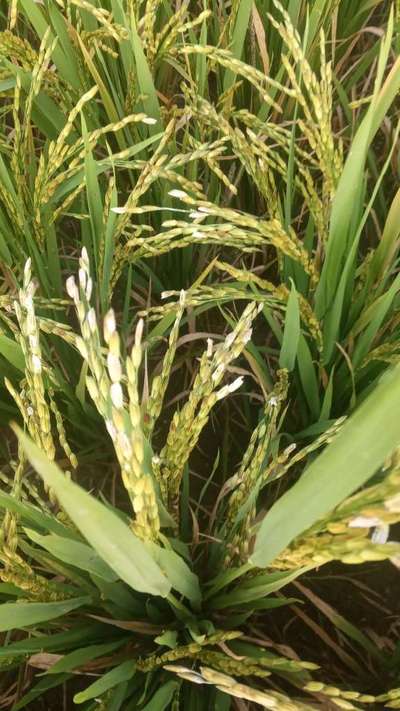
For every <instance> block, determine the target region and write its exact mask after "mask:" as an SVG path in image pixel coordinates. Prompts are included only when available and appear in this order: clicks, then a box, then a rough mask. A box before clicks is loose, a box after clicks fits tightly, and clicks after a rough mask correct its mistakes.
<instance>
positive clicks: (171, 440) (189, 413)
mask: <svg viewBox="0 0 400 711" xmlns="http://www.w3.org/2000/svg"><path fill="white" fill-rule="evenodd" d="M259 310H260V309H259V306H257V305H256V304H255V303H251V304H249V305H248V306H247V307H246V309H245V310H244V312H243V314H242V316H241V318H240V319H239V321H238V323H237V325H236V327H235V329H234V330H233V331H232V333H230V334H229V335H228V336H227V337H226V338H225V341H224V342H223V343H222V344H220V345H218V346H216V348H215V351H214V353H211V354H209V351H208V350H207V351H205V352H204V353H203V355H202V357H201V359H200V367H199V371H198V373H197V375H196V377H195V380H194V382H193V386H192V389H191V391H190V395H189V398H188V400H187V402H186V403H185V405H184V406H183V408H182V410H181V411H180V412H175V414H174V417H173V419H172V423H171V426H170V429H169V432H168V435H167V441H166V444H165V446H164V447H163V449H162V451H161V454H160V459H161V473H162V485H161V488H162V493H163V496H164V497H165V499H166V503H167V505H168V507H169V509H170V510H171V511H173V512H174V513H175V514H176V513H177V511H176V500H177V497H178V495H179V489H180V483H181V479H182V475H183V471H184V467H185V464H186V462H187V461H188V458H189V455H190V453H191V452H192V451H193V449H194V447H195V446H196V444H197V442H198V439H199V437H200V434H201V431H202V430H203V428H204V426H205V425H206V424H207V422H208V418H209V415H210V412H211V409H212V408H213V407H214V405H215V404H216V402H217V401H218V400H219V399H221V398H222V397H225V396H226V395H227V394H228V393H229V392H232V391H233V389H236V387H238V386H239V385H240V384H241V379H239V380H237V381H235V382H234V383H232V385H230V386H225V387H224V388H221V390H219V391H218V390H217V388H218V386H219V384H220V383H221V380H222V378H223V376H224V374H225V372H226V369H227V367H228V365H229V364H230V363H231V362H232V360H234V359H235V358H237V357H238V356H239V355H240V353H241V352H242V351H243V349H244V348H245V346H246V344H247V342H248V340H249V338H250V337H251V326H252V322H253V320H254V318H255V317H256V315H257V313H258V312H259Z"/></svg>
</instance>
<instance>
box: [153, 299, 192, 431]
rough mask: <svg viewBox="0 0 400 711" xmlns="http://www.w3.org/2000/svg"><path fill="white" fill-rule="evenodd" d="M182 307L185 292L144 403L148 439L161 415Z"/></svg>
mask: <svg viewBox="0 0 400 711" xmlns="http://www.w3.org/2000/svg"><path fill="white" fill-rule="evenodd" d="M184 307H185V292H184V291H182V292H181V295H180V300H179V311H178V313H177V316H176V319H175V323H174V325H173V327H172V330H171V333H170V336H169V342H168V349H167V352H166V354H165V356H164V360H163V363H162V368H161V373H160V375H156V376H155V377H154V378H153V381H152V384H151V392H150V396H149V399H148V401H147V403H146V410H145V415H144V431H145V433H146V435H147V437H149V438H150V437H151V435H152V432H153V429H154V425H155V423H156V421H157V419H158V418H159V416H160V414H161V410H162V406H163V402H164V397H165V393H166V390H167V387H168V383H169V379H170V375H171V368H172V364H173V361H174V358H175V351H176V344H177V340H178V335H179V326H180V323H181V319H182V316H183V311H184Z"/></svg>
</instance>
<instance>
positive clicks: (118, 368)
mask: <svg viewBox="0 0 400 711" xmlns="http://www.w3.org/2000/svg"><path fill="white" fill-rule="evenodd" d="M79 267H80V268H79V286H77V284H76V283H75V280H74V278H73V277H69V279H68V280H67V291H68V294H69V296H70V297H71V298H72V299H73V301H74V303H75V308H76V312H77V315H78V319H79V323H80V328H81V334H82V338H81V339H79V340H78V341H77V347H78V349H79V351H80V353H81V355H82V357H83V358H84V360H85V361H86V362H87V363H88V366H89V371H90V374H89V375H88V376H87V378H86V384H87V388H88V391H89V394H90V396H91V398H92V400H93V402H94V404H95V405H96V407H97V409H98V411H99V413H100V415H101V416H102V417H103V418H104V421H105V424H106V427H107V430H108V433H109V435H110V437H111V439H112V442H113V445H114V449H115V453H116V455H117V458H118V461H119V464H120V467H121V476H122V481H123V483H124V486H125V488H126V490H127V493H128V495H129V498H130V501H131V504H132V508H133V511H134V513H135V519H134V521H133V522H132V528H133V530H134V531H135V533H136V534H137V535H138V536H140V537H141V538H142V539H155V538H157V536H158V533H159V529H160V521H159V516H158V505H157V500H156V494H155V490H154V485H153V481H152V478H151V475H150V473H148V472H146V471H145V468H144V448H145V440H144V435H143V431H142V426H141V408H140V403H139V394H138V371H139V366H140V362H141V355H142V346H141V336H142V330H143V322H142V321H139V324H138V326H137V328H136V335H135V342H134V345H133V348H132V351H131V354H130V356H128V357H127V359H126V363H125V367H124V365H123V362H122V359H121V345H120V338H119V335H118V332H117V330H116V323H115V316H114V312H113V311H112V310H111V311H109V312H108V313H107V314H106V316H105V319H104V328H103V330H104V341H105V343H106V345H107V356H106V362H104V358H103V354H102V346H101V340H100V334H99V328H98V325H97V317H96V313H95V311H94V309H93V307H91V306H90V299H91V294H92V280H91V278H90V275H89V258H88V255H87V252H86V250H85V249H83V250H82V255H81V258H80V260H79ZM124 382H126V385H127V387H126V390H127V395H128V405H126V396H125V392H124Z"/></svg>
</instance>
